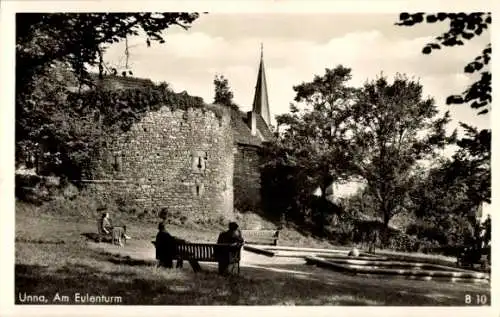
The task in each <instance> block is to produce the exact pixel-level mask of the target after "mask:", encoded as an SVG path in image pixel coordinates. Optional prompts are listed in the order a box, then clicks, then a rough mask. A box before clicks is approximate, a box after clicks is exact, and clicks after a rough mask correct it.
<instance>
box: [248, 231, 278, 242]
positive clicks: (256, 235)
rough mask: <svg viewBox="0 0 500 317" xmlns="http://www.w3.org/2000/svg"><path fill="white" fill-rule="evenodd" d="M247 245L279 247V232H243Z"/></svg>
mask: <svg viewBox="0 0 500 317" xmlns="http://www.w3.org/2000/svg"><path fill="white" fill-rule="evenodd" d="M241 234H242V235H243V239H245V243H248V244H265V245H278V240H279V234H280V231H279V230H272V229H264V230H241Z"/></svg>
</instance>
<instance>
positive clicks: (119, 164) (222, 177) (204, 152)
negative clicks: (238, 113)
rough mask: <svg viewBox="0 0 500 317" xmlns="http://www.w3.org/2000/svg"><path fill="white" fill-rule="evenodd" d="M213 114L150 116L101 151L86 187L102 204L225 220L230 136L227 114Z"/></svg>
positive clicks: (192, 111)
mask: <svg viewBox="0 0 500 317" xmlns="http://www.w3.org/2000/svg"><path fill="white" fill-rule="evenodd" d="M212 107H216V106H212ZM216 108H218V109H212V110H209V109H207V108H189V109H187V110H182V109H178V110H171V109H170V107H166V106H163V107H161V108H160V109H159V110H158V111H154V112H149V113H148V114H147V115H146V116H144V117H143V118H142V119H141V120H140V121H139V122H136V123H134V124H133V125H132V126H131V128H130V129H129V130H128V131H126V132H124V133H123V135H120V136H119V137H118V138H117V139H116V140H114V141H113V142H111V144H108V145H107V146H106V148H105V149H102V150H101V157H99V158H96V160H97V164H96V166H97V168H96V170H95V171H94V173H92V174H93V179H92V180H87V181H86V183H87V185H88V187H90V188H91V190H93V191H95V193H96V194H97V195H98V196H100V197H101V198H102V199H103V200H104V201H107V200H111V199H112V200H117V199H119V200H121V201H123V202H125V203H130V204H134V205H137V207H139V209H140V208H142V207H143V208H147V209H149V208H154V209H156V210H158V208H161V207H163V206H166V207H168V208H169V210H170V211H171V212H173V213H177V212H179V213H180V214H182V215H185V216H186V217H187V218H188V219H191V220H193V221H197V220H200V219H206V217H208V216H210V217H213V216H214V214H225V215H230V214H231V213H232V212H233V166H234V154H233V147H234V144H233V134H232V130H231V125H230V116H229V114H228V113H227V112H226V110H224V109H223V108H222V107H216ZM213 110H216V111H215V112H218V113H219V115H216V114H215V112H214V111H213ZM220 113H222V116H220Z"/></svg>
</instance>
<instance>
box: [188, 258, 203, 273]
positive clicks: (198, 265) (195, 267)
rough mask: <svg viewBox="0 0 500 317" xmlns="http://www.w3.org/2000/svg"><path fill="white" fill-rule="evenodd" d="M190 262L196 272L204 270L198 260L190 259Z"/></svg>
mask: <svg viewBox="0 0 500 317" xmlns="http://www.w3.org/2000/svg"><path fill="white" fill-rule="evenodd" d="M189 264H190V265H191V267H192V268H193V271H194V272H195V273H198V272H201V271H202V269H201V266H200V263H199V262H198V261H196V260H189Z"/></svg>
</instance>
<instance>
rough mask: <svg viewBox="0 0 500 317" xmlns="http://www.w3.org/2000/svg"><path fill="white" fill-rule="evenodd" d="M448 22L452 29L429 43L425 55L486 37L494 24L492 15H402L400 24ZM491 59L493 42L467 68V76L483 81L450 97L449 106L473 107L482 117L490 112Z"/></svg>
mask: <svg viewBox="0 0 500 317" xmlns="http://www.w3.org/2000/svg"><path fill="white" fill-rule="evenodd" d="M446 20H448V21H449V23H450V27H449V29H448V30H447V31H446V32H444V33H443V34H441V35H440V36H437V37H436V38H435V40H434V41H433V42H432V43H428V44H427V45H425V47H424V48H423V49H422V52H423V53H424V54H431V53H432V51H433V50H439V49H441V47H442V46H461V45H464V44H465V41H467V40H470V39H472V38H474V37H477V36H481V35H483V34H485V31H486V30H487V29H488V26H489V25H490V24H491V13H489V12H488V13H485V12H474V13H463V12H460V13H444V12H440V13H437V14H425V13H421V12H420V13H414V14H410V13H401V14H400V16H399V22H397V23H396V25H400V26H414V25H416V24H419V23H423V22H427V23H436V22H444V21H446ZM490 60H491V43H489V44H488V45H487V46H486V47H485V48H484V50H483V51H482V53H481V55H479V56H478V57H476V58H475V59H474V61H472V62H470V63H469V64H467V65H466V66H465V68H464V72H466V73H475V72H481V75H480V78H479V80H477V81H476V82H475V83H473V84H472V85H471V86H470V87H469V88H468V89H467V90H465V91H464V92H463V93H462V94H461V95H453V96H449V97H448V98H447V100H446V103H447V104H464V103H465V104H470V106H471V107H472V108H473V109H478V110H479V112H478V114H485V113H488V111H489V108H490V106H491V100H492V99H491V71H490V70H489V68H488V65H489V62H490Z"/></svg>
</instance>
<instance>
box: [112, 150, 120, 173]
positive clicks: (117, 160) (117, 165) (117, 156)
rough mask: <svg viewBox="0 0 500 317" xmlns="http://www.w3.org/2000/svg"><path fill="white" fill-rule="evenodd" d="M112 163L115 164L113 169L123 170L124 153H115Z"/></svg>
mask: <svg viewBox="0 0 500 317" xmlns="http://www.w3.org/2000/svg"><path fill="white" fill-rule="evenodd" d="M112 165H113V169H114V170H115V171H116V172H121V170H122V155H120V154H119V153H115V155H114V159H113V164H112Z"/></svg>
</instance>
